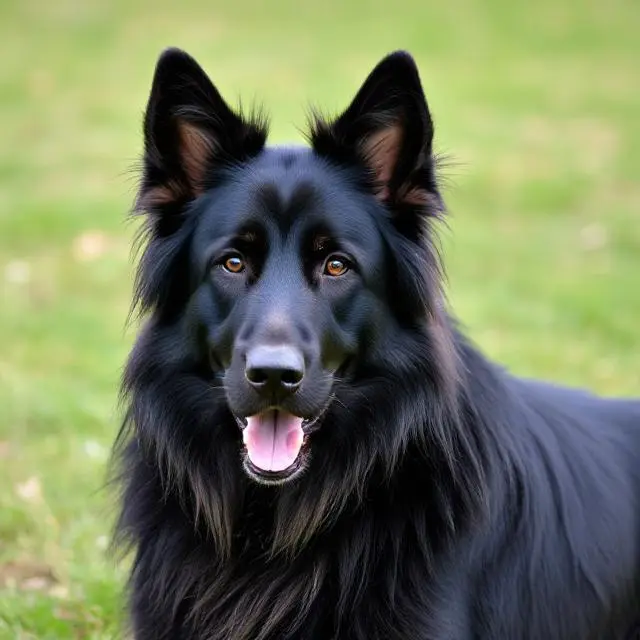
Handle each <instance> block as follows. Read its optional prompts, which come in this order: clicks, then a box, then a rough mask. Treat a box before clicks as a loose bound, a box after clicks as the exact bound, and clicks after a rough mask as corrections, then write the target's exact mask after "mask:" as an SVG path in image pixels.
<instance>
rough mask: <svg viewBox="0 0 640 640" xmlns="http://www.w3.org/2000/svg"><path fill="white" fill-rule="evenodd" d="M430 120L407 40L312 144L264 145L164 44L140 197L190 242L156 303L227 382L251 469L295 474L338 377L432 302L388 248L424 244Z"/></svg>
mask: <svg viewBox="0 0 640 640" xmlns="http://www.w3.org/2000/svg"><path fill="white" fill-rule="evenodd" d="M432 134H433V131H432V126H431V119H430V117H429V113H428V109H427V106H426V102H425V100H424V96H423V93H422V89H421V87H420V83H419V79H418V75H417V71H416V69H415V66H414V63H413V61H412V60H411V59H410V58H409V57H408V56H407V55H406V54H394V55H392V56H390V57H388V58H386V59H385V60H384V61H383V62H382V63H380V65H378V67H377V68H376V69H375V70H374V71H373V72H372V74H371V75H370V76H369V78H368V79H367V81H366V82H365V84H364V85H363V87H362V88H361V90H360V92H359V93H358V95H357V96H356V98H355V99H354V101H353V103H352V104H351V106H350V107H349V109H347V111H345V113H344V114H342V116H340V118H338V119H337V120H335V121H334V122H332V123H322V122H320V121H316V123H315V128H314V130H313V133H312V134H311V142H312V145H311V148H302V147H301V148H295V147H292V148H286V147H283V148H277V147H276V148H271V147H264V142H265V137H266V132H265V129H264V126H263V125H262V124H261V123H260V121H259V120H257V119H255V118H254V119H253V120H246V119H244V118H242V117H241V116H239V115H237V114H235V113H234V112H232V111H231V109H230V108H229V107H228V106H227V105H226V103H225V102H224V101H223V100H222V98H221V97H220V95H219V94H218V92H217V90H216V89H215V88H214V87H213V85H212V84H211V82H210V80H209V79H208V78H207V77H206V75H205V74H204V72H203V71H202V70H201V69H200V67H199V66H198V65H197V64H196V63H195V62H194V61H193V60H192V59H191V58H189V57H188V56H187V55H186V54H184V53H182V52H179V51H176V50H169V51H167V52H165V53H164V54H163V56H162V57H161V58H160V60H159V62H158V66H157V68H156V74H155V78H154V84H153V88H152V92H151V97H150V100H149V105H148V108H147V114H146V118H145V152H146V153H145V165H144V169H145V171H144V176H143V183H142V187H141V190H140V196H139V207H140V208H141V209H143V210H145V211H147V212H149V213H150V215H151V216H152V218H151V220H152V223H151V224H152V233H153V234H154V235H155V237H156V238H158V239H162V240H163V241H165V242H169V243H170V242H174V243H175V244H176V246H178V245H179V248H178V249H176V252H185V253H187V254H188V258H187V259H186V260H185V261H184V264H185V265H187V266H186V267H185V268H184V269H183V273H181V274H180V275H181V276H182V281H180V282H177V281H176V273H175V270H174V272H171V273H167V277H168V278H171V280H172V281H171V282H170V283H166V284H165V285H164V286H165V291H166V295H165V297H164V299H163V300H161V299H158V300H157V301H156V304H155V306H156V312H157V313H158V314H162V313H163V311H164V312H166V313H168V315H172V314H173V315H175V314H176V313H177V314H178V315H180V317H181V318H182V319H183V323H182V324H183V326H184V327H187V328H186V329H185V331H188V332H190V334H191V335H192V336H193V344H194V351H195V353H196V355H195V359H196V360H197V361H198V363H199V365H202V363H206V367H208V369H209V371H210V373H211V375H212V376H213V378H214V379H215V380H217V381H218V382H219V384H221V385H223V387H224V390H225V397H226V402H227V404H228V407H229V409H230V411H231V412H232V413H233V415H234V416H235V417H236V420H237V423H238V427H239V428H240V429H241V430H242V440H243V443H244V451H243V460H244V468H245V470H246V471H247V473H248V474H249V475H250V476H251V477H252V478H253V479H255V480H257V481H260V482H263V483H281V482H284V481H286V480H290V479H292V478H294V477H295V476H296V475H297V474H299V473H300V471H301V470H302V469H304V468H305V466H306V463H307V461H308V456H309V453H310V451H311V450H312V449H313V436H312V435H311V434H312V433H313V432H314V431H315V430H317V429H322V428H323V426H324V421H323V418H324V417H325V415H326V412H327V411H328V409H329V408H330V406H331V403H332V402H333V401H334V399H335V396H336V388H337V386H338V385H339V384H341V383H342V381H344V380H345V379H349V378H350V377H353V376H356V375H357V371H358V368H362V366H363V364H364V363H366V362H373V360H374V358H375V353H376V350H378V349H379V347H380V344H381V343H384V341H385V340H390V339H391V338H390V337H389V336H390V335H391V331H390V325H392V324H393V323H394V322H403V321H408V322H413V321H415V320H416V317H417V316H419V315H420V314H421V313H424V312H425V308H424V295H423V292H421V291H411V290H407V287H406V286H405V284H406V281H409V280H411V278H408V277H404V278H403V273H405V272H404V271H403V269H404V265H402V264H397V262H398V258H397V251H395V252H394V251H393V249H394V248H397V247H394V243H395V244H396V245H397V244H398V243H404V245H406V246H405V250H406V249H407V246H410V245H411V243H412V242H414V243H415V251H416V253H418V252H419V250H418V244H419V243H418V240H419V236H420V233H421V224H422V222H421V217H423V216H424V214H425V213H428V214H432V213H433V212H434V211H433V209H434V207H435V208H437V203H436V200H437V191H436V189H435V183H434V175H433V166H432V159H431V139H432ZM409 251H411V249H410V248H409ZM392 256H394V257H395V260H394V257H392ZM405 276H406V274H405ZM396 297H398V298H401V299H396ZM412 298H413V299H412ZM386 346H387V350H388V349H389V347H390V345H389V344H388V343H387V345H386Z"/></svg>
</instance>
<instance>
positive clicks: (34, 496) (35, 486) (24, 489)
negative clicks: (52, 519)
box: [15, 476, 42, 503]
mask: <svg viewBox="0 0 640 640" xmlns="http://www.w3.org/2000/svg"><path fill="white" fill-rule="evenodd" d="M15 489H16V493H17V494H18V495H19V496H20V497H21V498H22V499H23V500H24V501H25V502H31V503H37V502H41V501H42V485H41V484H40V479H39V478H37V477H36V476H32V477H31V478H29V479H28V480H26V481H25V482H21V483H19V484H17V485H16V487H15Z"/></svg>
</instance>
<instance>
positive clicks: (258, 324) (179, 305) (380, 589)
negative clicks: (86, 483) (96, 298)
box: [116, 49, 640, 640]
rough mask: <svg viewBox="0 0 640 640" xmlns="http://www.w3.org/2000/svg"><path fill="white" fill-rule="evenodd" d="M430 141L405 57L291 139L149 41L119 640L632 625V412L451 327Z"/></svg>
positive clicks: (124, 460)
mask: <svg viewBox="0 0 640 640" xmlns="http://www.w3.org/2000/svg"><path fill="white" fill-rule="evenodd" d="M433 130H434V128H433V123H432V119H431V116H430V114H429V110H428V107H427V103H426V100H425V97H424V93H423V90H422V86H421V81H420V78H419V74H418V71H417V69H416V66H415V63H414V61H413V59H412V58H411V57H410V56H409V55H408V54H406V53H403V52H396V53H393V54H391V55H389V56H388V57H386V58H385V59H384V60H382V61H381V62H380V63H379V64H378V65H377V66H376V67H375V69H374V70H373V71H372V72H371V74H370V75H369V76H368V78H367V79H366V81H365V82H364V84H363V85H362V87H361V89H360V90H359V91H358V93H357V95H356V96H355V98H354V100H353V102H352V103H351V104H350V106H349V107H348V108H347V109H346V111H344V112H343V113H342V114H341V115H340V116H339V117H337V118H336V119H332V120H330V119H326V118H323V117H321V116H319V115H315V116H313V117H312V118H311V126H310V132H309V136H308V137H309V145H308V147H271V146H266V145H265V142H266V137H267V125H266V121H265V119H264V117H262V116H261V115H260V114H259V113H258V112H254V113H253V114H251V115H247V114H244V115H243V114H242V113H240V112H237V111H235V110H232V109H231V108H230V107H229V106H228V105H227V103H226V102H225V101H224V100H223V98H222V97H221V95H220V94H219V92H218V91H217V90H216V88H215V87H214V86H213V84H212V83H211V81H210V80H209V78H208V77H207V75H206V74H205V72H204V71H203V70H202V69H201V68H200V67H199V66H198V64H197V63H196V62H195V61H194V60H193V59H192V58H191V57H189V56H188V55H187V54H185V53H184V52H182V51H179V50H176V49H170V50H167V51H165V52H164V53H163V54H162V55H161V57H160V59H159V61H158V63H157V67H156V70H155V77H154V80H153V86H152V89H151V95H150V98H149V103H148V106H147V111H146V116H145V119H144V159H143V175H142V180H141V186H140V189H139V193H138V197H137V201H136V205H135V208H136V210H137V211H140V212H144V214H145V218H144V219H145V221H146V225H145V228H146V231H147V236H146V242H145V244H144V252H143V255H142V257H141V263H140V268H139V272H138V278H137V287H136V292H135V294H136V295H135V303H136V305H137V308H138V309H139V311H140V312H141V313H143V314H144V316H145V318H146V320H145V324H144V327H143V329H142V331H141V333H140V335H139V337H138V340H137V342H136V345H135V347H134V349H133V352H132V354H131V357H130V359H129V362H128V365H127V368H126V373H125V375H124V382H123V394H124V398H125V400H126V404H127V413H126V420H125V425H124V427H123V430H122V432H121V434H120V437H119V439H118V442H117V445H116V455H117V460H118V461H119V463H120V470H121V476H120V477H121V480H122V483H123V495H122V510H121V516H120V519H119V524H118V532H119V535H118V536H117V538H116V540H117V541H119V542H122V543H124V544H125V548H132V549H133V550H134V552H135V553H134V560H133V567H132V572H131V582H130V595H129V599H130V611H131V626H132V628H133V633H134V637H135V638H136V639H137V640H162V639H167V640H169V639H172V640H173V639H175V640H192V639H204V640H427V639H429V640H480V639H482V640H521V639H532V640H587V639H592V640H596V639H597V640H618V639H622V638H629V637H631V636H632V634H633V633H634V629H636V628H637V625H638V622H639V621H640V402H636V401H631V400H623V399H618V400H605V399H599V398H597V397H594V396H592V395H590V394H588V393H585V392H580V391H574V390H568V389H564V388H560V387H556V386H552V385H548V384H543V383H538V382H533V381H526V380H521V379H518V378H515V377H513V376H511V375H510V374H509V373H507V372H505V371H504V370H503V369H501V368H499V367H497V366H495V365H494V364H492V363H491V362H489V361H487V360H486V359H485V358H484V357H483V356H482V355H481V354H480V353H479V352H478V350H477V349H475V348H474V347H473V346H472V345H471V344H470V343H469V342H468V341H467V340H466V339H465V338H464V337H463V336H462V335H461V332H460V331H459V329H458V327H457V326H456V324H455V322H454V321H453V320H452V319H451V318H450V316H449V315H448V312H447V308H446V305H445V302H444V294H443V291H442V284H441V283H442V277H441V276H442V271H441V266H440V263H439V260H438V251H437V250H436V246H437V243H436V238H435V232H436V226H437V224H438V221H439V220H440V219H441V218H442V216H443V212H444V205H443V202H442V199H441V194H440V192H439V189H438V177H437V175H436V160H435V157H434V154H433V152H432V139H433ZM639 366H640V365H639ZM127 545H128V547H127Z"/></svg>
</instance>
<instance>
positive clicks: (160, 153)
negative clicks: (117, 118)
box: [136, 48, 267, 214]
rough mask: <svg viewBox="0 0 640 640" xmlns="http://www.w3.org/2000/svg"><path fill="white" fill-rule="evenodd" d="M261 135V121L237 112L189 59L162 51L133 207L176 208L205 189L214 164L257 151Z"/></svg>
mask: <svg viewBox="0 0 640 640" xmlns="http://www.w3.org/2000/svg"><path fill="white" fill-rule="evenodd" d="M266 137H267V127H266V122H265V121H264V120H263V119H261V118H260V117H254V118H253V119H251V120H246V119H244V118H243V117H242V116H241V115H238V114H236V113H235V112H234V111H232V109H231V108H230V107H229V106H228V105H227V104H226V102H225V101H224V100H223V99H222V97H221V95H220V93H219V92H218V90H217V89H216V88H215V87H214V86H213V84H212V83H211V81H210V80H209V78H208V77H207V75H206V73H205V72H204V71H203V70H202V68H201V67H200V66H199V65H198V63H197V62H196V61H195V60H194V59H193V58H191V57H190V56H189V55H188V54H187V53H185V52H184V51H180V50H179V49H173V48H171V49H166V50H165V51H164V52H163V53H162V54H161V55H160V57H159V59H158V62H157V63H156V69H155V74H154V78H153V84H152V87H151V94H150V96H149V101H148V104H147V110H146V113H145V117H144V159H143V176H142V184H141V187H140V191H139V194H138V200H137V203H136V208H137V209H139V210H146V211H153V212H158V213H161V214H169V213H175V212H177V211H179V210H180V209H181V208H182V206H183V205H184V204H185V203H186V202H188V201H189V200H192V199H194V198H196V197H197V196H198V195H200V194H202V193H203V192H204V191H205V190H206V189H207V187H208V185H209V181H210V180H211V177H212V172H214V171H215V168H216V167H218V166H220V165H221V164H224V163H227V162H237V161H242V160H245V159H247V158H249V157H251V156H253V155H255V154H257V153H258V152H259V151H260V150H261V149H262V148H263V146H264V144H265V141H266Z"/></svg>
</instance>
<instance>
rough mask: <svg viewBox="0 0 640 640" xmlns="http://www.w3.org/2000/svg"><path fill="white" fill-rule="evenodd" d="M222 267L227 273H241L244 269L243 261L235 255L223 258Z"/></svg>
mask: <svg viewBox="0 0 640 640" xmlns="http://www.w3.org/2000/svg"><path fill="white" fill-rule="evenodd" d="M222 266H223V267H224V269H225V271H228V272H229V273H241V272H242V271H244V269H245V263H244V259H243V258H242V256H241V255H239V254H237V253H234V254H233V255H230V256H228V257H227V258H225V260H224V262H223V263H222Z"/></svg>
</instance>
